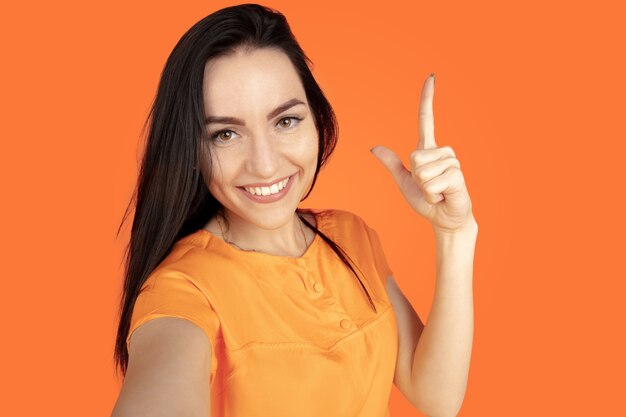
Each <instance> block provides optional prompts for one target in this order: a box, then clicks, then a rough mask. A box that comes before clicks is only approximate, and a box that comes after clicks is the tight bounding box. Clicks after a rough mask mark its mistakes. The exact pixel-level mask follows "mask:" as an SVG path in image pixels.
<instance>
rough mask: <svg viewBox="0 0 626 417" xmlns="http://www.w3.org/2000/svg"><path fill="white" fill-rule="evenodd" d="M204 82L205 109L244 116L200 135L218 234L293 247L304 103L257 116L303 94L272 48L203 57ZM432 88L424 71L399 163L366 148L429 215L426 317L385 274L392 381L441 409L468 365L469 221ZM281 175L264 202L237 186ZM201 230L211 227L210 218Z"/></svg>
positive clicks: (310, 160) (307, 132)
mask: <svg viewBox="0 0 626 417" xmlns="http://www.w3.org/2000/svg"><path fill="white" fill-rule="evenodd" d="M204 86H205V91H204V105H205V112H206V115H207V116H231V117H237V118H240V119H243V120H244V121H245V125H246V126H239V125H233V124H210V125H207V132H208V133H209V136H213V135H214V134H216V133H217V132H218V131H222V132H221V133H220V134H219V135H218V136H217V140H209V142H208V143H203V146H207V147H208V148H209V150H210V153H211V155H210V156H208V155H207V154H205V158H204V159H203V163H202V168H201V169H202V174H203V177H204V179H205V182H206V183H207V186H208V188H209V190H210V191H211V192H212V193H213V195H214V196H215V197H216V198H217V200H218V201H220V202H221V203H222V205H223V206H224V211H225V216H226V218H227V220H228V223H229V225H230V227H229V228H228V232H227V236H228V240H229V241H233V242H235V243H236V244H237V245H238V246H240V247H241V248H243V249H254V250H257V251H261V252H265V253H269V254H274V255H287V256H296V257H298V256H301V255H302V254H303V253H304V251H305V250H306V247H307V243H306V242H311V241H312V239H313V232H309V230H308V229H307V228H305V231H306V232H307V236H306V242H305V241H303V239H302V233H301V230H300V225H299V223H298V219H297V217H296V215H295V210H296V208H297V206H298V204H299V202H300V200H301V198H302V197H303V196H304V195H305V194H306V192H307V191H308V189H309V187H310V185H311V182H312V179H313V175H314V173H315V168H316V159H317V153H318V132H317V130H316V128H315V124H314V120H313V115H312V113H311V111H310V108H309V106H308V104H305V105H298V106H295V107H292V108H290V109H289V110H286V111H284V112H282V113H280V114H279V115H277V116H275V117H273V118H271V119H270V120H268V119H267V115H268V114H269V113H270V112H271V111H272V110H274V109H275V108H276V107H278V106H279V105H281V104H283V103H284V102H286V101H288V100H290V99H292V98H297V99H300V100H301V101H302V102H304V103H307V102H306V95H305V92H304V89H303V86H302V84H301V82H300V80H299V78H298V76H297V74H296V72H295V69H294V68H293V66H292V64H291V62H290V61H289V59H288V58H287V56H286V55H285V54H284V53H283V52H281V51H278V50H273V49H256V50H251V51H244V50H239V51H236V53H235V54H233V55H229V56H224V57H220V58H217V59H215V60H213V61H211V62H209V63H208V64H207V65H206V67H205V78H204ZM433 93H434V79H433V78H428V79H427V80H426V82H425V84H424V87H423V89H422V98H421V102H420V112H419V121H420V130H419V141H418V145H417V148H416V149H415V150H414V151H413V152H412V153H411V155H410V161H411V169H407V168H405V167H404V165H403V164H402V161H401V160H400V158H399V157H398V156H397V155H396V154H395V153H393V151H391V150H390V149H388V148H386V147H384V146H378V147H375V148H374V149H372V154H373V155H374V156H375V157H376V158H377V159H378V160H379V161H380V162H381V163H382V164H383V165H384V166H385V168H387V170H388V171H389V172H390V173H391V174H392V176H393V178H394V181H395V182H396V184H397V186H398V188H399V189H400V191H401V192H402V194H403V196H404V197H405V199H406V201H407V202H408V203H409V205H410V206H411V208H412V209H413V210H415V211H416V212H417V213H418V214H419V215H420V216H422V217H424V218H426V219H427V220H428V221H429V222H430V223H431V225H432V227H433V230H434V232H435V238H436V242H437V286H436V290H435V298H434V302H433V306H432V310H431V314H430V316H429V321H428V324H427V325H424V324H423V323H422V321H421V319H420V318H419V316H418V315H417V313H416V312H415V310H414V309H413V307H412V305H411V303H410V302H409V301H408V299H407V298H406V297H405V296H404V294H403V293H402V291H401V289H400V287H399V286H398V284H397V282H396V280H395V279H394V277H393V276H391V275H390V276H389V277H388V279H387V282H386V289H387V293H388V295H389V299H390V301H391V303H392V305H393V309H394V314H395V315H396V317H397V321H398V337H399V348H398V357H397V362H396V368H395V375H394V384H395V385H396V386H397V387H398V388H399V390H400V391H401V392H402V393H403V395H404V396H405V397H406V398H407V399H408V400H409V401H410V402H411V403H412V404H413V405H414V406H415V407H416V408H417V409H418V410H420V411H422V412H423V413H425V414H427V415H430V416H453V415H456V413H457V412H458V410H459V409H460V406H461V403H462V400H463V397H464V394H465V389H466V384H467V376H468V371H469V360H470V353H471V343H472V333H473V320H472V316H473V305H472V297H471V295H472V293H471V281H472V265H473V251H474V245H475V240H476V233H477V224H476V222H475V220H474V217H473V214H472V210H471V201H470V199H469V194H468V193H467V188H466V186H465V183H464V179H463V175H462V173H461V171H460V164H459V162H458V160H457V159H456V155H455V154H454V152H453V150H452V148H451V147H450V146H443V147H437V145H436V144H435V139H434V121H433V115H432V101H433ZM287 116H297V117H299V118H301V119H302V120H301V121H297V120H292V122H293V123H295V125H294V124H293V123H290V122H289V120H284V118H285V117H287ZM224 129H226V132H224V131H223V130H224ZM209 161H210V162H211V164H210V165H209V164H208V162H209ZM209 173H210V174H211V175H212V176H211V178H210V179H209V175H208V174H209ZM291 174H296V176H295V181H294V184H293V185H292V188H291V190H290V191H289V193H288V195H287V196H285V198H283V199H281V200H279V201H277V202H275V203H270V204H262V203H256V202H254V201H252V200H250V199H248V198H247V197H246V196H245V195H244V194H242V191H241V190H240V189H238V188H237V187H238V186H241V185H244V184H249V183H255V182H274V181H275V180H277V179H280V178H282V177H285V176H288V175H291ZM310 220H311V221H312V219H310ZM206 228H207V229H208V230H209V231H211V232H212V233H214V234H216V235H221V229H220V227H219V224H218V223H217V218H213V219H211V220H210V221H209V222H208V223H207V225H206Z"/></svg>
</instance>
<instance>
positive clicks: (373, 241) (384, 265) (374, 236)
mask: <svg viewBox="0 0 626 417" xmlns="http://www.w3.org/2000/svg"><path fill="white" fill-rule="evenodd" d="M364 225H365V230H366V231H367V236H368V238H369V241H370V245H371V247H372V254H373V257H374V264H375V265H376V269H377V270H378V274H379V276H380V277H381V279H382V281H383V284H386V283H387V278H388V277H389V275H391V274H392V273H393V271H392V270H391V268H390V267H389V262H387V257H386V256H385V252H384V250H383V246H382V244H381V243H380V238H379V237H378V233H377V232H376V230H374V229H372V228H371V227H369V226H368V225H367V224H366V223H365V222H364Z"/></svg>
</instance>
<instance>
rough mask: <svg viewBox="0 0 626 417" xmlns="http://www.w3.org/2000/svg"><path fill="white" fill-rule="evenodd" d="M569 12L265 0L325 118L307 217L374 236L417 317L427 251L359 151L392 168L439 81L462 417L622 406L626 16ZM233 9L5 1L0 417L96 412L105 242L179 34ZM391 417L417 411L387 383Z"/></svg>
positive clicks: (101, 387)
mask: <svg viewBox="0 0 626 417" xmlns="http://www.w3.org/2000/svg"><path fill="white" fill-rule="evenodd" d="M572 3H573V2H566V1H560V2H550V3H548V2H543V1H537V0H532V1H525V2H519V3H516V4H515V5H512V4H508V3H506V4H505V2H500V1H473V2H460V1H459V2H435V1H428V2H426V1H420V2H413V1H393V0H388V1H385V2H372V3H366V2H358V3H357V2H338V1H315V2H304V1H302V2H295V1H291V2H289V1H268V2H265V3H263V4H266V5H268V6H272V7H275V8H277V9H278V10H280V11H281V12H283V13H284V14H285V15H286V16H287V18H288V20H289V22H290V24H291V27H292V29H293V31H294V33H295V34H296V36H297V38H298V40H299V41H300V43H301V45H302V47H303V48H304V50H305V51H306V53H307V54H308V55H309V56H310V57H311V58H312V60H313V61H314V63H315V67H314V75H315V76H316V77H317V80H318V82H319V83H320V85H321V87H322V88H323V90H324V91H325V93H326V94H327V96H328V98H329V100H330V101H331V103H332V105H333V106H334V108H335V110H336V113H337V116H338V119H339V124H340V139H339V144H338V147H337V149H336V152H335V154H334V156H333V158H332V159H331V162H330V164H329V165H328V166H327V168H326V169H325V170H323V171H322V173H321V176H320V177H319V179H318V183H317V184H316V188H315V191H314V192H313V193H312V194H311V196H310V197H309V199H308V200H306V201H305V202H304V203H303V206H304V207H322V208H325V207H335V208H342V209H347V210H352V211H354V212H356V213H358V214H360V215H361V216H362V217H363V218H364V219H365V220H366V221H367V222H368V223H369V224H370V225H371V226H372V227H374V228H375V229H376V230H378V232H379V234H380V237H381V240H382V243H383V246H384V247H385V251H386V254H387V257H388V259H389V262H390V264H391V266H392V268H393V270H394V276H395V277H396V280H397V281H398V283H399V284H400V286H401V288H402V290H403V291H404V293H405V294H406V295H407V297H408V298H409V300H410V301H411V303H412V304H413V305H414V307H415V309H416V311H417V312H418V314H419V315H420V316H421V317H422V319H423V320H424V321H426V320H427V319H428V312H429V310H430V307H431V303H432V296H433V290H434V285H435V278H436V277H435V245H434V236H433V233H432V230H431V228H430V225H429V224H428V223H427V222H426V220H424V219H423V218H421V217H419V216H418V215H417V214H416V213H414V212H412V210H411V209H410V207H409V206H408V205H407V204H406V202H405V201H404V200H403V198H402V196H401V194H400V192H399V190H398V189H397V187H396V186H395V184H394V182H393V180H392V178H391V175H390V174H389V173H388V172H387V171H386V170H385V169H384V167H383V166H382V165H381V164H380V163H379V162H378V161H377V160H376V159H375V158H374V157H373V156H372V155H371V154H370V153H369V151H368V150H369V149H370V148H371V147H373V146H374V145H378V144H381V145H385V146H388V147H390V148H392V149H393V150H395V151H396V152H397V153H398V154H399V155H401V156H402V158H404V160H405V161H408V155H409V153H410V152H411V151H412V150H413V149H414V148H415V146H416V144H417V132H418V130H417V128H418V126H417V106H418V100H419V94H420V89H421V86H422V83H423V81H424V79H425V78H426V76H427V75H428V74H429V73H430V72H435V73H436V75H437V82H436V87H435V100H434V112H435V136H436V141H437V145H438V146H443V145H450V146H452V148H453V149H454V150H455V152H456V155H457V157H458V159H459V161H460V162H461V166H462V170H463V173H464V175H465V178H466V183H467V186H468V190H469V192H470V196H471V198H472V202H473V208H474V215H475V217H476V219H477V221H478V224H479V233H478V240H477V246H476V257H475V263H474V304H475V336H474V345H473V353H472V363H471V368H470V378H469V384H468V389H467V394H466V397H465V402H464V404H463V408H462V410H461V413H460V415H461V416H501V415H507V416H509V417H513V416H528V415H545V416H553V415H570V416H571V415H576V416H585V415H617V414H619V413H621V412H619V411H618V410H620V409H621V410H623V402H622V401H621V400H620V398H621V396H622V395H623V394H624V381H623V375H624V374H626V366H625V360H624V352H626V346H625V343H624V334H623V333H624V318H625V317H626V314H624V313H625V312H624V301H623V298H624V296H625V288H624V287H625V286H624V283H623V280H624V277H626V274H625V271H624V269H625V268H624V263H623V262H624V252H625V249H626V245H624V243H623V240H624V235H625V232H626V228H625V225H624V223H625V222H624V215H625V213H626V210H625V207H624V206H625V204H624V200H625V198H624V189H625V188H626V187H625V186H624V179H625V175H624V173H623V168H624V155H625V153H624V151H625V150H626V149H625V148H626V146H625V145H624V143H625V139H626V134H625V133H626V128H625V123H624V118H625V113H626V112H625V110H626V105H625V104H624V99H625V98H626V88H625V87H626V81H625V79H624V75H625V74H626V65H625V63H624V58H623V56H624V44H625V40H626V33H625V30H624V29H623V27H624V26H623V22H624V19H625V17H626V13H625V10H624V8H623V6H620V5H619V3H620V2H618V1H613V2H608V1H604V0H602V1H595V2H576V4H572ZM231 4H235V3H234V2H222V1H210V2H207V1H182V2H181V1H178V2H154V1H133V2H122V1H111V2H105V3H86V2H79V1H74V2H68V1H61V2H39V4H36V5H35V4H32V3H22V4H20V5H17V3H14V4H11V5H3V6H2V9H3V11H2V13H0V16H1V17H0V19H1V20H2V24H1V25H0V31H1V32H2V33H1V36H0V38H1V39H2V41H1V42H2V51H3V53H2V66H1V70H0V71H2V74H1V77H0V82H1V83H2V100H1V105H2V109H1V114H2V119H3V123H2V131H3V132H2V137H3V141H2V142H3V147H4V148H5V150H4V151H3V152H1V158H2V160H1V161H0V162H1V163H0V167H1V168H0V169H2V175H1V178H2V183H3V190H4V194H5V198H4V201H5V202H4V204H3V205H2V216H1V219H2V231H3V239H2V246H3V251H2V253H3V257H4V262H3V266H4V268H5V272H4V273H3V276H4V282H5V285H4V289H3V293H4V300H3V301H4V302H3V303H1V305H2V310H3V311H2V317H3V327H4V342H3V343H2V356H3V358H4V363H5V365H4V372H3V373H4V375H5V381H7V382H9V383H10V385H11V387H10V388H9V389H8V391H7V389H6V388H5V390H4V392H5V395H6V396H5V402H4V405H3V408H4V410H5V412H3V414H4V415H64V416H74V415H75V416H84V415H110V412H111V409H112V407H113V405H114V403H115V401H116V399H117V395H118V392H119V388H120V383H119V381H117V380H115V379H114V374H113V360H112V358H113V356H112V355H113V343H114V336H115V330H116V325H117V303H118V300H119V292H120V289H121V279H122V272H123V269H122V263H121V262H122V261H121V259H122V251H123V249H124V245H125V244H126V242H127V239H128V232H129V227H126V228H125V229H124V231H123V234H122V235H121V237H120V238H119V239H116V237H115V233H116V230H117V227H118V225H119V222H120V221H121V217H122V214H123V210H124V209H125V207H126V204H127V203H128V200H129V198H130V195H131V192H132V189H133V186H134V181H135V179H136V175H137V167H138V158H139V157H140V153H141V149H140V148H139V147H138V145H139V143H140V138H139V134H140V129H141V126H142V123H143V122H144V119H145V117H146V115H147V112H148V107H149V105H150V103H151V100H152V99H153V97H154V94H155V92H156V86H157V82H158V79H159V76H160V72H161V70H162V68H163V65H164V64H165V60H166V59H167V57H168V55H169V53H170V51H171V49H172V48H173V46H174V45H175V43H176V42H177V41H178V39H179V38H180V37H181V36H182V34H183V33H184V32H185V31H186V30H187V29H188V28H189V27H191V26H192V25H193V24H194V23H195V22H196V21H198V20H200V19H201V18H202V17H204V16H205V15H207V14H209V13H211V12H213V11H215V10H217V9H219V8H221V7H223V6H226V5H231ZM620 27H621V28H620ZM312 394H313V393H312ZM391 411H392V415H394V416H405V415H406V416H409V415H415V416H418V415H421V414H420V413H418V412H417V411H415V410H414V409H413V408H412V407H411V406H410V404H409V403H408V401H407V400H405V399H404V398H403V397H402V395H401V393H400V392H399V391H398V390H397V388H395V387H394V388H393V391H392V401H391Z"/></svg>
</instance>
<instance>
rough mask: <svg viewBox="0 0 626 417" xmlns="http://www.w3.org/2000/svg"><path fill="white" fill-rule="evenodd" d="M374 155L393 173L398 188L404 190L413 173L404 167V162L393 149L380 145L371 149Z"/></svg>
mask: <svg viewBox="0 0 626 417" xmlns="http://www.w3.org/2000/svg"><path fill="white" fill-rule="evenodd" d="M370 152H371V153H372V155H374V156H375V157H376V159H378V160H379V161H380V163H381V164H383V165H384V166H385V168H387V171H389V172H390V173H391V175H392V176H393V179H394V180H395V182H396V184H398V187H400V188H401V189H402V188H403V184H405V182H406V181H407V177H408V178H410V177H411V172H410V171H409V170H408V169H406V168H405V167H404V165H403V164H402V160H401V159H400V158H399V157H398V155H396V154H395V153H394V152H393V151H392V150H391V149H389V148H386V147H384V146H381V145H378V146H374V147H373V148H372V149H370Z"/></svg>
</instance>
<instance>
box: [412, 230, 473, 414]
mask: <svg viewBox="0 0 626 417" xmlns="http://www.w3.org/2000/svg"><path fill="white" fill-rule="evenodd" d="M472 220H473V219H472ZM477 234H478V226H477V224H476V223H475V221H472V223H471V224H469V225H468V227H467V228H465V229H464V230H462V231H460V232H458V233H456V234H448V233H437V232H436V233H435V239H436V244H437V281H436V287H435V295H434V299H433V304H432V307H431V311H430V314H429V316H428V322H427V323H426V324H425V326H424V329H423V331H422V334H421V336H420V338H419V341H418V343H417V346H416V348H415V353H414V356H413V366H412V369H411V379H412V386H413V388H414V389H415V395H416V397H415V398H416V402H417V403H418V404H420V409H421V411H423V412H424V413H425V414H426V415H428V416H434V417H437V416H443V417H446V416H455V415H456V414H457V413H458V410H459V409H460V407H461V404H462V402H463V398H464V396H465V391H466V387H467V379H468V373H469V364H470V357H471V350H472V337H473V332H474V318H473V315H474V306H473V298H472V297H473V293H472V275H473V265H474V248H475V245H476V238H477Z"/></svg>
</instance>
